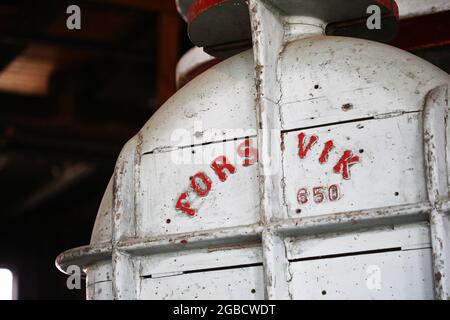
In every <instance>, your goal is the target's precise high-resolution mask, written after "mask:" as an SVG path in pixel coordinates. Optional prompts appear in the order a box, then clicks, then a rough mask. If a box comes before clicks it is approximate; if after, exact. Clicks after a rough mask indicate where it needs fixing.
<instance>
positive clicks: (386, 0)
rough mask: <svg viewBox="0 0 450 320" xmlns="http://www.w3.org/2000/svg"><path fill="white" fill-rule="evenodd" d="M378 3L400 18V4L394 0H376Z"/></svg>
mask: <svg viewBox="0 0 450 320" xmlns="http://www.w3.org/2000/svg"><path fill="white" fill-rule="evenodd" d="M374 1H375V2H376V3H377V4H378V5H380V6H383V7H385V8H386V9H387V10H388V11H389V12H391V13H392V15H393V16H394V17H395V18H396V19H397V20H398V19H399V11H398V5H397V3H396V2H395V1H393V0H374Z"/></svg>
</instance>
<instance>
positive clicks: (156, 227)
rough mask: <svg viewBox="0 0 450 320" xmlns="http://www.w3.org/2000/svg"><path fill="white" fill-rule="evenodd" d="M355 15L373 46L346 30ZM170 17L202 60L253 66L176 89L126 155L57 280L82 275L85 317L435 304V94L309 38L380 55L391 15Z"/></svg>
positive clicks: (253, 12)
mask: <svg viewBox="0 0 450 320" xmlns="http://www.w3.org/2000/svg"><path fill="white" fill-rule="evenodd" d="M349 2H351V4H349ZM398 2H399V3H407V2H408V1H406V0H404V1H398ZM412 2H414V1H410V2H409V4H411V3H412ZM437 2H439V1H437ZM370 5H377V6H378V7H379V8H380V9H381V11H382V14H383V16H384V18H385V19H383V20H382V25H383V23H385V29H383V28H382V29H381V30H373V31H370V30H369V29H367V28H366V26H365V24H364V25H363V26H361V23H360V22H361V19H360V18H361V17H364V18H366V17H367V11H366V9H367V8H368V7H369V6H370ZM442 5H445V3H444V4H442ZM179 8H180V11H181V13H182V14H183V15H184V16H185V17H186V18H187V19H188V22H189V33H190V37H191V38H192V39H193V41H194V43H195V44H197V45H199V46H203V47H205V48H206V51H208V52H209V53H211V54H214V55H219V56H222V57H223V56H229V55H232V54H234V53H236V52H238V51H240V50H242V48H243V47H245V45H246V41H248V40H249V37H250V39H251V40H252V43H253V50H247V51H244V52H241V53H238V54H236V55H233V56H232V57H230V58H228V59H226V60H225V61H223V62H221V63H219V64H218V65H216V66H214V67H212V68H211V69H209V70H208V71H206V72H205V73H203V74H201V75H200V76H198V77H196V78H195V79H194V80H192V81H191V82H189V83H188V84H187V85H185V86H184V87H183V88H182V89H181V90H180V91H178V93H176V94H175V95H174V96H173V97H172V98H171V99H170V100H169V101H167V103H165V104H164V105H163V106H162V107H161V108H160V109H159V110H158V111H157V113H156V114H155V115H154V116H153V117H152V118H151V119H150V120H149V121H148V122H147V124H146V125H145V126H144V127H143V128H142V130H141V131H140V132H139V133H138V134H137V135H136V136H135V137H134V138H133V139H131V140H130V141H129V142H128V143H127V144H126V145H125V147H124V149H123V151H122V153H121V155H120V157H119V159H118V161H117V165H116V169H115V172H114V174H113V177H112V178H111V181H110V183H109V185H108V188H107V190H106V193H105V195H104V198H103V201H102V203H101V206H100V209H99V212H98V216H97V221H96V223H95V227H94V231H93V235H92V239H91V244H90V245H89V246H86V247H81V248H76V249H72V250H69V251H66V252H64V253H62V254H61V255H60V256H59V257H58V258H57V265H58V266H59V268H60V269H61V270H63V271H64V270H66V269H67V267H68V266H70V265H74V264H75V265H79V266H82V267H83V269H84V270H85V272H86V274H87V298H88V299H180V298H181V299H182V298H185V299H264V298H265V299H434V298H437V299H449V297H450V279H449V277H450V273H449V271H450V270H449V268H450V267H449V264H450V257H449V255H450V242H449V238H450V232H449V212H450V202H449V184H450V179H449V174H448V173H449V172H450V162H449V161H450V158H449V157H450V148H449V147H448V146H447V144H448V140H449V139H450V126H449V124H448V122H447V115H448V107H449V106H448V87H449V84H450V77H449V75H448V74H447V73H445V72H443V71H441V70H439V69H438V68H436V67H435V66H433V65H431V64H429V63H428V62H426V61H424V60H421V59H420V58H418V57H416V56H414V55H411V54H409V53H407V52H404V51H401V50H399V49H396V48H394V47H390V46H388V45H385V44H382V43H379V42H373V41H369V40H364V39H361V38H354V37H352V38H350V37H340V36H325V35H324V34H325V30H339V31H338V32H337V33H338V34H339V32H341V33H347V34H349V35H352V36H353V35H358V36H361V37H364V38H376V39H378V40H380V39H381V38H385V37H386V36H388V35H389V34H390V32H391V31H392V30H394V29H395V24H396V20H397V18H398V11H397V6H396V4H395V2H394V1H384V0H383V1H382V0H377V1H376V0H373V1H370V0H355V1H342V0H333V1H331V0H327V1H319V0H314V1H312V0H303V1H300V0H299V1H294V0H279V1H275V0H273V1H270V0H266V1H260V0H249V1H248V5H247V4H246V3H245V2H244V1H240V0H211V1H204V0H200V1H193V0H190V1H189V0H186V1H182V0H180V1H179ZM404 8H407V6H406V4H405V6H404ZM401 10H402V7H400V14H402V11H401ZM405 15H406V13H405ZM342 21H346V22H348V21H351V22H352V23H351V24H350V25H351V26H352V27H351V28H350V29H349V28H346V27H345V25H346V24H342V23H341V22H342ZM330 25H331V26H333V25H334V26H336V25H337V26H340V27H336V28H335V29H328V28H329V27H330ZM343 25H344V27H342V26H343ZM206 26H209V27H208V28H206ZM327 26H328V28H327V29H326V27H327ZM352 33H354V34H352Z"/></svg>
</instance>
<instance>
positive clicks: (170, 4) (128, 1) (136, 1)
mask: <svg viewBox="0 0 450 320" xmlns="http://www.w3.org/2000/svg"><path fill="white" fill-rule="evenodd" d="M97 2H98V3H107V4H114V5H120V6H124V7H129V8H134V9H139V10H145V11H155V12H165V13H176V12H177V8H176V6H175V0H97Z"/></svg>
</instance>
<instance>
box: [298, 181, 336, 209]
mask: <svg viewBox="0 0 450 320" xmlns="http://www.w3.org/2000/svg"><path fill="white" fill-rule="evenodd" d="M309 194H310V193H309V191H308V189H307V188H301V189H300V190H298V192H297V201H298V203H299V204H306V203H308V201H309ZM312 195H313V199H314V202H315V203H322V202H324V201H325V200H326V199H327V198H328V200H329V201H337V200H339V198H340V196H341V192H340V189H339V186H338V185H337V184H333V185H331V186H329V187H328V188H327V187H322V186H319V187H314V188H312Z"/></svg>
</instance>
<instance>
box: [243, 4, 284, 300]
mask: <svg viewBox="0 0 450 320" xmlns="http://www.w3.org/2000/svg"><path fill="white" fill-rule="evenodd" d="M249 10H250V20H251V26H252V38H253V52H254V61H255V62H254V63H255V72H256V83H255V84H256V94H257V96H256V99H255V104H256V112H257V121H258V123H257V128H258V153H259V162H258V170H259V177H260V190H259V192H260V210H261V221H262V223H263V225H264V229H265V230H264V232H263V234H262V243H263V246H262V250H263V262H264V263H263V264H264V281H265V298H266V299H287V298H288V290H287V282H286V281H287V277H286V273H285V270H286V269H287V268H286V267H285V266H286V265H287V260H286V256H285V248H284V242H283V240H282V239H281V238H279V237H278V236H276V235H275V234H274V233H272V232H271V231H270V230H269V225H270V223H271V221H273V219H274V218H275V219H276V218H280V217H283V216H285V212H284V210H285V208H284V207H283V206H282V202H283V201H282V195H283V192H282V186H281V181H282V172H281V171H282V165H281V160H280V159H281V135H280V134H281V118H280V107H279V101H280V100H281V95H282V90H281V84H280V81H279V75H278V66H279V57H280V52H281V49H282V48H283V40H284V26H283V21H282V18H281V17H280V16H278V15H277V14H276V13H275V12H274V11H271V10H270V9H269V8H267V6H266V5H265V4H264V3H263V1H259V0H250V1H249Z"/></svg>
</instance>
